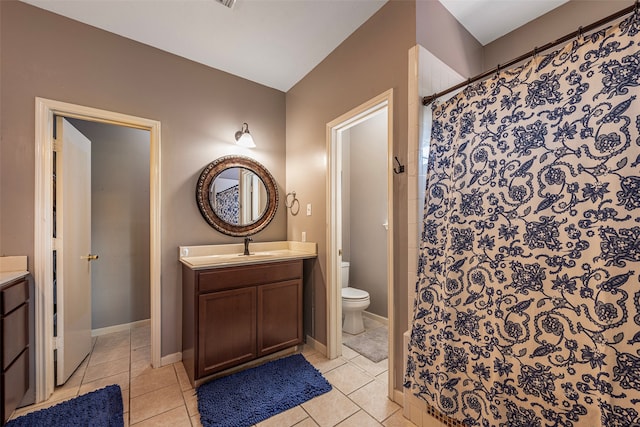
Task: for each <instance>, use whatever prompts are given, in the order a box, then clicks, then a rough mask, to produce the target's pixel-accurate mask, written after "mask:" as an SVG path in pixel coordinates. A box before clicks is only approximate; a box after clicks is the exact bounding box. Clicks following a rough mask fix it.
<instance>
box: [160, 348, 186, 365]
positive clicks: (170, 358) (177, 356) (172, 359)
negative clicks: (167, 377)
mask: <svg viewBox="0 0 640 427" xmlns="http://www.w3.org/2000/svg"><path fill="white" fill-rule="evenodd" d="M181 360H182V352H181V351H179V352H177V353H173V354H167V355H166V356H162V359H160V366H167V365H172V364H174V363H178V362H180V361H181Z"/></svg>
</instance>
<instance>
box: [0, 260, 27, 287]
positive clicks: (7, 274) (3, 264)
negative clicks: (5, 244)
mask: <svg viewBox="0 0 640 427" xmlns="http://www.w3.org/2000/svg"><path fill="white" fill-rule="evenodd" d="M27 274H29V272H28V271H27V257H26V256H3V257H0V286H4V285H6V284H7V283H10V282H13V281H14V280H16V279H20V278H22V277H25V276H26V275H27Z"/></svg>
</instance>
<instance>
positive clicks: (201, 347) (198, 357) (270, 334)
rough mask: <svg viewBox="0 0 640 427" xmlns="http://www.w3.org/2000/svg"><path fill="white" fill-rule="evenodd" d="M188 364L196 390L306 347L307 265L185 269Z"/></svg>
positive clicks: (185, 359)
mask: <svg viewBox="0 0 640 427" xmlns="http://www.w3.org/2000/svg"><path fill="white" fill-rule="evenodd" d="M182 289H183V295H182V301H183V307H182V317H183V330H182V347H183V348H182V359H183V364H184V366H185V369H186V371H187V375H188V376H189V380H190V381H191V383H192V385H193V384H194V383H195V381H197V380H199V379H201V378H205V377H207V376H209V375H212V374H215V373H216V372H220V371H223V370H225V369H228V368H231V367H234V366H237V365H240V364H242V363H245V362H249V361H251V360H254V359H257V358H260V357H262V356H266V355H268V354H271V353H275V352H277V351H279V350H283V349H286V348H289V347H292V346H295V345H297V344H300V343H302V260H291V261H279V262H269V263H263V264H248V265H240V266H230V267H219V268H209V269H201V270H194V269H191V268H189V267H188V266H185V265H183V266H182Z"/></svg>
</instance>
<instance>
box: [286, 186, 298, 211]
mask: <svg viewBox="0 0 640 427" xmlns="http://www.w3.org/2000/svg"><path fill="white" fill-rule="evenodd" d="M289 197H291V199H289ZM284 206H285V207H286V208H288V209H289V210H291V215H293V216H296V215H298V212H300V202H299V201H298V199H297V198H296V192H295V191H292V192H290V193H287V196H286V197H285V199H284ZM294 206H295V207H296V209H295V211H294V209H293V207H294Z"/></svg>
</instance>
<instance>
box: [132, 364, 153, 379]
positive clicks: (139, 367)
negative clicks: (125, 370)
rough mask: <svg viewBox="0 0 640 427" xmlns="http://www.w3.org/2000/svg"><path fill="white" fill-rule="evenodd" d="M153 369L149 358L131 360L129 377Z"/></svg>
mask: <svg viewBox="0 0 640 427" xmlns="http://www.w3.org/2000/svg"><path fill="white" fill-rule="evenodd" d="M152 370H153V368H152V367H151V361H150V360H138V361H136V362H131V378H136V377H139V376H140V375H143V374H146V373H149V372H151V371H152Z"/></svg>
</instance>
